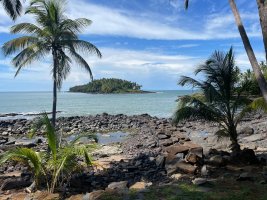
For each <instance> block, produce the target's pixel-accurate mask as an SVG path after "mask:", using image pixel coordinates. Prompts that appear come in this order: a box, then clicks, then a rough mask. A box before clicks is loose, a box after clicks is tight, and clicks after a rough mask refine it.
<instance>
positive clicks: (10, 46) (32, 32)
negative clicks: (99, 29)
mask: <svg viewBox="0 0 267 200" xmlns="http://www.w3.org/2000/svg"><path fill="white" fill-rule="evenodd" d="M65 5H66V1H65V0H31V1H30V6H29V7H28V8H27V9H26V14H30V15H31V16H33V17H34V19H35V21H36V23H35V24H33V23H29V22H25V23H20V24H17V25H15V26H12V27H11V33H14V34H16V33H20V34H23V35H22V36H20V37H18V38H15V39H12V40H10V41H8V42H6V43H5V44H4V45H3V47H2V50H3V52H4V54H5V56H8V55H13V54H17V55H16V56H15V57H14V58H13V59H12V63H13V65H14V66H15V67H16V68H17V72H16V74H15V76H17V75H18V73H19V72H20V70H21V69H22V68H23V67H25V66H27V65H30V64H32V63H33V62H34V61H39V60H40V59H43V58H44V57H45V56H47V55H51V56H52V59H53V64H52V70H51V72H52V77H53V108H52V126H53V127H55V125H56V111H57V109H56V107H57V90H58V89H61V86H62V82H63V80H65V79H66V78H67V76H68V74H69V73H70V70H71V65H72V62H73V61H75V63H76V64H77V65H79V66H80V67H81V68H83V69H84V70H86V71H87V72H88V73H89V74H90V77H91V79H92V78H93V75H92V72H91V68H90V66H89V64H88V63H87V61H86V60H85V59H84V58H83V56H82V53H83V54H87V55H88V54H95V55H97V56H98V57H101V56H102V55H101V52H100V51H99V50H98V49H97V47H96V46H94V45H93V44H91V43H90V42H88V41H84V40H80V39H79V37H78V34H79V33H81V32H82V31H83V30H84V28H86V27H87V26H89V25H90V24H91V21H90V20H89V19H86V18H78V19H69V18H67V17H66V15H65V10H66V8H65Z"/></svg>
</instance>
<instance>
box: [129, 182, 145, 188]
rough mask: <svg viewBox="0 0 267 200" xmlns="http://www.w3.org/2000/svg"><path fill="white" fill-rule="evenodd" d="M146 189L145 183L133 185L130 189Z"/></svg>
mask: <svg viewBox="0 0 267 200" xmlns="http://www.w3.org/2000/svg"><path fill="white" fill-rule="evenodd" d="M145 188H146V183H145V182H136V183H135V184H133V185H132V186H131V187H130V189H132V190H143V189H145Z"/></svg>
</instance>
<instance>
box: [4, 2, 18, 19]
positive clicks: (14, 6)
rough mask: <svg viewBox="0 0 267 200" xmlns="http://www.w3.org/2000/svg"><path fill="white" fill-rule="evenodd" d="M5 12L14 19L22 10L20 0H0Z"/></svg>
mask: <svg viewBox="0 0 267 200" xmlns="http://www.w3.org/2000/svg"><path fill="white" fill-rule="evenodd" d="M0 2H1V3H2V5H3V7H4V9H5V11H6V12H7V14H8V15H9V16H10V17H11V18H12V19H13V20H15V19H16V18H17V17H18V16H19V15H20V14H21V11H22V5H21V2H20V0H1V1H0Z"/></svg>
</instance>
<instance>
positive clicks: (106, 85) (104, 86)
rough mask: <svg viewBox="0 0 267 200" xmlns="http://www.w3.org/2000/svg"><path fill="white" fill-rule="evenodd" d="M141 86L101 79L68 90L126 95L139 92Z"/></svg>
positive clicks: (124, 81) (116, 80)
mask: <svg viewBox="0 0 267 200" xmlns="http://www.w3.org/2000/svg"><path fill="white" fill-rule="evenodd" d="M140 88H141V85H138V84H137V83H134V82H130V81H126V80H121V79H115V78H103V79H99V80H94V81H92V82H90V83H88V84H86V85H80V86H75V87H72V88H70V92H84V93H127V92H138V91H140Z"/></svg>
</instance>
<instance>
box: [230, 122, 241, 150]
mask: <svg viewBox="0 0 267 200" xmlns="http://www.w3.org/2000/svg"><path fill="white" fill-rule="evenodd" d="M229 135H230V140H231V142H232V144H231V150H232V152H234V153H236V152H239V151H240V145H239V144H238V140H237V131H236V127H235V125H234V123H231V124H230V126H229Z"/></svg>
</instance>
